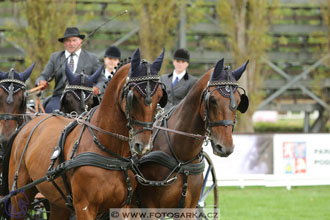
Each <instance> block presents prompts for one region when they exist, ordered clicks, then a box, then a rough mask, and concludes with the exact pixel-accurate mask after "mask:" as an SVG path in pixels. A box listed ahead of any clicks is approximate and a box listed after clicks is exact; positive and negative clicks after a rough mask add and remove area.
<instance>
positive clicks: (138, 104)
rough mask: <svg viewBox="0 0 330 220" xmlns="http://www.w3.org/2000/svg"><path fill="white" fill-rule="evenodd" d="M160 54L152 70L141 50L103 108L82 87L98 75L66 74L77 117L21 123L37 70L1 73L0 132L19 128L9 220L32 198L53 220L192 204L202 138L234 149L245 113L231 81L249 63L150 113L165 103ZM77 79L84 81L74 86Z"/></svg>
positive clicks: (8, 162) (10, 157) (6, 179)
mask: <svg viewBox="0 0 330 220" xmlns="http://www.w3.org/2000/svg"><path fill="white" fill-rule="evenodd" d="M164 52H165V51H164V50H163V52H162V53H161V55H160V56H159V57H158V58H157V59H156V60H155V61H154V62H152V63H149V62H147V61H145V60H141V58H140V51H139V49H137V50H136V51H135V52H134V54H133V55H132V59H131V62H130V63H127V64H125V65H123V66H121V67H120V68H119V69H118V70H117V72H116V74H115V75H114V77H113V78H112V79H111V81H110V83H109V84H108V85H107V88H106V90H105V93H104V96H103V99H102V101H101V103H99V105H97V104H98V103H97V104H93V103H92V104H90V105H89V104H87V103H89V102H88V101H87V99H86V97H88V94H87V93H86V91H88V89H87V88H86V87H88V85H92V84H93V83H92V82H93V78H95V77H96V76H97V74H100V72H101V70H98V71H97V72H96V73H95V74H93V75H92V76H91V77H90V78H88V79H81V78H80V79H78V78H77V76H75V75H74V74H72V73H71V72H70V71H67V74H69V75H67V76H68V77H67V78H68V79H69V82H70V84H71V85H72V84H73V86H72V87H71V88H70V87H69V88H68V91H70V93H71V95H72V96H71V97H70V96H69V94H67V95H64V96H63V97H62V98H63V100H62V101H61V102H62V103H75V104H76V109H80V111H81V112H82V111H85V112H84V113H82V114H81V115H80V116H79V117H78V118H70V117H67V116H65V115H63V114H60V113H53V114H40V115H39V116H36V117H33V118H32V119H31V120H29V121H26V122H25V123H24V124H23V125H21V124H22V122H21V120H16V119H15V118H16V116H22V115H24V113H25V110H26V104H25V102H26V91H25V88H26V86H25V83H24V82H25V80H26V79H27V78H28V76H29V75H30V74H31V72H32V69H33V66H32V67H30V68H28V70H26V71H24V72H23V73H21V74H19V73H17V72H15V71H14V70H11V72H9V73H6V74H5V73H0V111H1V113H0V116H1V118H0V119H1V126H6V127H7V126H9V124H15V128H14V129H13V130H11V131H10V133H12V134H11V139H10V140H9V139H8V137H9V135H8V134H7V135H6V139H5V140H4V141H3V143H5V145H6V146H2V149H5V150H4V153H3V155H4V159H3V175H2V178H3V180H2V185H3V186H2V189H3V190H2V191H3V192H2V193H3V195H4V196H6V198H8V200H10V202H11V205H10V206H8V205H5V207H10V209H9V212H7V214H8V215H9V216H11V218H12V219H24V214H25V213H24V212H23V211H24V210H26V206H24V207H22V201H33V198H34V196H35V195H36V194H37V193H38V192H40V193H42V194H43V195H44V196H45V198H46V199H47V200H48V202H49V204H50V211H51V213H50V219H69V218H70V216H73V215H75V216H76V219H79V220H81V219H95V218H96V217H100V216H102V215H104V213H107V212H108V210H109V208H121V207H140V208H151V209H158V208H195V207H196V206H197V203H198V199H199V195H200V192H201V189H202V185H203V170H204V160H203V154H202V144H203V141H204V140H205V138H207V139H208V140H210V141H211V145H212V148H213V152H214V154H215V155H217V156H221V157H227V156H229V155H230V154H231V153H232V152H233V149H234V145H233V139H232V132H233V129H234V125H235V123H236V111H237V110H239V111H240V112H242V113H244V112H245V111H246V110H247V108H248V98H247V96H246V94H245V91H244V89H243V88H241V87H239V86H238V83H237V81H238V80H239V79H240V77H241V75H242V73H243V72H244V71H245V69H246V66H247V63H248V62H247V63H245V64H244V65H243V66H241V67H240V68H238V69H236V70H234V71H231V70H230V69H229V68H226V67H225V66H224V60H223V59H221V60H219V61H218V62H217V64H216V65H215V68H212V69H211V70H209V71H208V72H206V73H205V74H204V75H202V77H201V78H200V79H199V80H198V81H197V83H196V84H195V85H194V87H193V88H192V89H191V91H190V92H189V94H188V95H187V97H186V98H185V99H184V100H182V102H180V104H178V105H177V106H175V107H174V108H172V109H170V110H169V111H168V112H165V113H162V114H157V115H156V113H157V112H158V110H159V107H158V106H160V107H164V106H165V104H166V101H167V96H166V89H165V88H164V85H163V84H162V83H161V81H160V77H159V71H160V69H161V66H162V62H163V58H164ZM77 82H78V83H77ZM81 82H88V83H87V84H85V85H83V86H84V87H79V86H80V85H78V84H80V83H81ZM70 89H71V90H70ZM78 89H83V91H77V90H78ZM240 89H241V90H240ZM83 92H84V95H83ZM77 94H78V95H77ZM66 98H70V100H71V101H69V102H68V101H67V100H66ZM13 103H14V104H13ZM93 105H94V106H93ZM9 106H11V107H9ZM87 106H90V107H87ZM62 110H63V109H62ZM71 110H72V108H71V109H70V110H68V111H71ZM86 110H89V111H86ZM14 116H15V117H14ZM18 118H20V117H18ZM16 125H17V126H16ZM18 126H19V128H18ZM1 129H4V127H2V128H1ZM14 130H16V131H15V132H14ZM2 131H3V130H2ZM3 136H4V134H3V133H2V134H1V137H3ZM22 189H23V190H22ZM8 195H9V196H8ZM7 202H8V201H7ZM7 211H8V210H7ZM105 215H106V214H105Z"/></svg>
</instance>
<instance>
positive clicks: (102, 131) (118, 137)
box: [77, 118, 130, 141]
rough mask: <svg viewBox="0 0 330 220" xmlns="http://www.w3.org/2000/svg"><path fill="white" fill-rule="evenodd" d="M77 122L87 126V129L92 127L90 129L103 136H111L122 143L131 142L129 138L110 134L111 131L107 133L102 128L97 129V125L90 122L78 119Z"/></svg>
mask: <svg viewBox="0 0 330 220" xmlns="http://www.w3.org/2000/svg"><path fill="white" fill-rule="evenodd" d="M77 122H78V124H84V125H86V126H87V127H90V128H92V129H94V130H96V131H99V132H101V133H103V134H106V135H109V136H112V137H115V138H117V139H119V140H122V141H130V138H129V137H126V136H124V135H121V134H117V133H113V132H110V131H106V130H104V129H102V128H100V127H97V126H95V125H93V124H91V123H89V122H88V121H85V120H82V118H78V119H77Z"/></svg>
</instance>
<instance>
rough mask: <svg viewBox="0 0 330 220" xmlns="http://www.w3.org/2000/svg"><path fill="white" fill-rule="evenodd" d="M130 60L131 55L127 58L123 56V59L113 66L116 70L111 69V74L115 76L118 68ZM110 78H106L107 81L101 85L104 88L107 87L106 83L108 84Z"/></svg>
mask: <svg viewBox="0 0 330 220" xmlns="http://www.w3.org/2000/svg"><path fill="white" fill-rule="evenodd" d="M130 62H131V57H128V58H125V59H123V60H121V61H120V62H119V63H118V66H116V67H115V70H116V71H115V72H114V71H112V72H111V74H113V75H114V76H115V75H116V73H118V71H119V69H120V68H121V67H123V66H125V65H126V64H128V63H130ZM111 80H112V79H111ZM111 80H107V81H106V82H105V83H104V85H103V87H104V88H105V89H106V88H107V87H108V84H109V82H110V81H111Z"/></svg>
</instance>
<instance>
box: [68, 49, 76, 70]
mask: <svg viewBox="0 0 330 220" xmlns="http://www.w3.org/2000/svg"><path fill="white" fill-rule="evenodd" d="M74 55H75V54H74V53H72V54H71V55H70V60H69V67H70V70H71V71H72V72H73V68H74V61H73V56H74Z"/></svg>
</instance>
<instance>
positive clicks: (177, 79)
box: [172, 77, 179, 87]
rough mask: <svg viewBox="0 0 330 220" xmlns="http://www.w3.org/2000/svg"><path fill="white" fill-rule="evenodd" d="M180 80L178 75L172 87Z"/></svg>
mask: <svg viewBox="0 0 330 220" xmlns="http://www.w3.org/2000/svg"><path fill="white" fill-rule="evenodd" d="M178 82H179V77H176V78H175V80H174V81H173V82H172V87H174V86H175V85H176V84H177V83H178Z"/></svg>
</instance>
